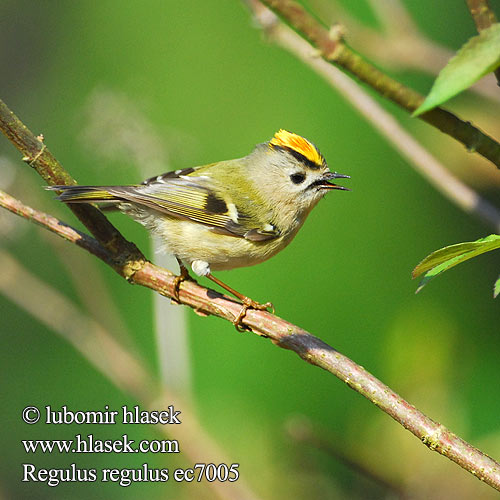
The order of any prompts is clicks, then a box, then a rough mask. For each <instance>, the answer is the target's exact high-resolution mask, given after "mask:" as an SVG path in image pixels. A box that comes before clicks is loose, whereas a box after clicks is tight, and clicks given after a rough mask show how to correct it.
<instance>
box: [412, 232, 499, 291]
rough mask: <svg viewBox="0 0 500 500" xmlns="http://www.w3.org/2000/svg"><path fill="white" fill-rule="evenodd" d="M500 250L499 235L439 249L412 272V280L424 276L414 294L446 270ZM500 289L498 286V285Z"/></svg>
mask: <svg viewBox="0 0 500 500" xmlns="http://www.w3.org/2000/svg"><path fill="white" fill-rule="evenodd" d="M497 248H500V235H498V234H490V235H489V236H486V237H485V238H481V239H479V240H477V241H470V242H466V243H457V244H456V245H450V246H448V247H444V248H441V249H439V250H436V251H435V252H433V253H431V254H430V255H428V256H427V257H426V258H425V259H424V260H423V261H422V262H420V264H418V266H417V267H415V269H414V270H413V272H412V276H413V278H416V277H417V276H420V275H421V274H424V276H423V278H422V280H421V281H420V283H419V285H418V288H417V290H416V293H418V292H419V291H420V290H421V289H422V288H423V287H424V286H425V285H426V284H427V283H428V282H429V281H430V280H432V279H434V278H435V277H436V276H438V275H439V274H441V273H443V272H444V271H447V270H448V269H450V268H452V267H454V266H456V265H457V264H460V263H461V262H465V261H466V260H469V259H472V258H473V257H476V256H477V255H480V254H482V253H485V252H489V251H491V250H495V249H497ZM499 287H500V285H499Z"/></svg>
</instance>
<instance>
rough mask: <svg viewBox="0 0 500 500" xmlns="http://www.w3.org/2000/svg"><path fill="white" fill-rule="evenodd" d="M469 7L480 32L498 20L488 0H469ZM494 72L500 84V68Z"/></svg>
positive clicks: (499, 84)
mask: <svg viewBox="0 0 500 500" xmlns="http://www.w3.org/2000/svg"><path fill="white" fill-rule="evenodd" d="M467 7H469V10H470V14H471V16H472V19H474V23H475V25H476V28H477V31H478V32H479V33H480V32H481V31H483V30H485V29H486V28H489V27H490V26H491V25H492V24H495V23H497V22H498V20H497V17H496V16H495V13H494V12H493V10H491V7H490V5H489V3H488V0H467ZM494 73H495V76H496V79H497V84H498V86H500V68H497V69H496V70H495V71H494Z"/></svg>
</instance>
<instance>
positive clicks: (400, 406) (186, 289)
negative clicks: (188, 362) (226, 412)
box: [17, 209, 500, 491]
mask: <svg viewBox="0 0 500 500" xmlns="http://www.w3.org/2000/svg"><path fill="white" fill-rule="evenodd" d="M31 210H32V209H31ZM17 213H18V215H21V216H24V215H23V214H24V213H25V211H19V212H17ZM38 220H40V221H42V222H40V223H41V224H42V225H43V221H44V220H45V217H38ZM59 227H61V228H62V227H67V226H65V225H62V224H58V225H56V226H55V227H54V226H53V225H51V226H50V227H48V228H49V229H50V230H51V231H53V232H55V233H56V234H59V233H58V228H59ZM61 232H63V231H62V230H61ZM61 236H62V237H64V238H65V239H67V240H68V241H73V238H68V237H67V234H66V231H64V234H61ZM82 248H84V247H82ZM133 282H134V283H136V284H138V285H142V286H145V287H147V288H151V289H152V290H154V291H156V292H158V293H160V294H161V295H164V296H166V297H170V298H172V297H173V296H174V287H175V276H174V275H173V274H172V273H170V272H169V271H166V270H165V269H161V268H159V267H157V266H155V265H154V264H152V263H150V262H146V263H145V264H144V265H143V266H142V267H141V268H140V269H139V270H137V271H136V273H135V274H134V276H133ZM179 302H180V303H181V304H185V305H187V306H189V307H191V308H193V309H194V310H195V311H197V312H198V313H199V314H202V315H213V316H218V317H219V318H224V319H226V320H229V321H233V320H234V318H235V317H237V316H238V314H239V312H240V309H241V304H239V303H237V302H235V301H233V300H231V299H230V298H228V297H225V296H222V295H220V294H217V293H216V292H214V291H213V290H207V289H206V288H203V287H201V286H199V285H198V284H197V283H195V282H192V281H186V282H183V283H182V285H181V288H180V291H179ZM243 324H244V325H245V326H246V327H247V328H248V329H249V330H251V331H253V332H254V333H256V334H258V335H262V336H265V337H268V338H269V339H271V341H272V342H273V343H274V344H275V345H277V346H278V347H281V348H283V349H289V350H291V351H294V352H295V353H296V354H298V355H299V356H300V357H301V358H302V359H303V360H305V361H307V362H308V363H311V364H312V365H316V366H318V367H320V368H323V369H324V370H326V371H328V372H330V373H332V374H333V375H335V376H336V377H338V378H339V379H340V380H342V381H343V382H345V383H346V384H347V385H349V387H351V388H352V389H354V390H355V391H356V392H358V393H360V394H361V395H363V396H364V397H365V398H367V399H368V400H369V401H371V402H372V403H374V404H375V405H376V406H378V407H379V408H380V409H381V410H382V411H384V412H385V413H387V414H388V415H390V416H391V417H392V418H393V419H394V420H396V421H397V422H399V423H400V424H401V425H403V427H404V428H405V429H408V430H409V431H410V432H411V433H412V434H414V435H415V436H417V437H418V438H419V439H420V440H421V441H422V442H423V443H424V444H425V445H427V446H428V447H429V448H430V449H431V450H433V451H437V452H438V453H441V454H442V455H444V456H446V457H448V458H449V459H450V460H452V461H454V462H455V463H457V464H458V465H460V466H461V467H463V468H464V469H465V470H467V471H469V472H471V473H472V474H474V475H475V476H476V477H478V478H479V479H481V480H482V481H484V482H485V483H487V484H489V485H490V486H492V487H494V488H496V489H498V490H499V491H500V464H499V463H497V462H495V461H494V460H493V459H492V458H490V457H488V456H487V455H486V454H484V453H482V452H481V451H480V450H478V449H477V448H474V447H473V446H472V445H470V444H469V443H467V442H466V441H464V440H463V439H461V438H460V437H458V436H457V435H455V434H453V433H452V432H451V431H449V430H448V429H447V428H446V427H444V426H443V425H441V424H439V423H437V422H435V421H433V420H432V419H430V418H429V417H427V416H426V415H424V414H423V413H422V412H420V411H419V410H417V409H416V408H415V407H414V406H412V405H411V404H410V403H408V402H407V401H405V400H404V399H403V398H401V396H399V395H398V394H397V393H395V392H394V391H393V390H392V389H390V388H389V387H387V386H386V385H385V384H383V383H382V382H381V381H380V380H378V379H376V378H375V377H374V376H373V375H371V374H370V373H369V372H367V371H366V370H365V369H364V368H363V367H361V366H359V365H358V364H356V363H355V362H354V361H352V360H351V359H349V358H348V357H346V356H344V355H343V354H341V353H340V352H338V351H336V350H335V349H334V348H333V347H330V346H329V345H328V344H326V343H325V342H323V341H322V340H320V339H319V338H317V337H315V336H313V335H311V334H310V333H309V332H307V331H305V330H303V329H301V328H299V327H298V326H296V325H293V324H291V323H289V322H288V321H285V320H284V319H282V318H279V317H277V316H275V315H273V314H271V313H269V312H267V311H258V310H255V309H250V310H248V312H247V314H246V316H245V317H244V318H243Z"/></svg>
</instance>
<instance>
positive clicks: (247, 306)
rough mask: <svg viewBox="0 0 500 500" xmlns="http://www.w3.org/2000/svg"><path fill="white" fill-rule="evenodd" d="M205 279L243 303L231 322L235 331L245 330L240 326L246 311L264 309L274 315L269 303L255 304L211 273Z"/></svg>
mask: <svg viewBox="0 0 500 500" xmlns="http://www.w3.org/2000/svg"><path fill="white" fill-rule="evenodd" d="M206 277H207V278H209V279H211V280H212V281H213V282H214V283H217V285H219V286H220V287H222V288H224V290H227V291H228V292H229V293H230V294H232V295H234V296H235V297H236V298H238V299H239V300H241V302H242V303H243V307H242V308H241V311H240V312H239V314H238V316H237V317H236V318H235V319H234V321H233V323H234V326H235V327H236V329H237V330H239V331H243V330H245V328H244V327H242V326H241V321H242V319H243V318H244V317H245V315H246V313H247V311H248V309H257V310H259V311H265V310H266V309H271V311H272V312H273V313H274V306H273V305H272V304H271V302H266V303H265V304H261V303H259V302H256V301H255V300H252V299H251V298H250V297H247V296H246V295H243V294H241V293H239V292H237V291H236V290H235V289H234V288H231V287H230V286H229V285H226V284H225V283H224V282H222V281H221V280H220V279H218V278H216V277H215V276H214V275H213V274H212V273H208V274H207V275H206Z"/></svg>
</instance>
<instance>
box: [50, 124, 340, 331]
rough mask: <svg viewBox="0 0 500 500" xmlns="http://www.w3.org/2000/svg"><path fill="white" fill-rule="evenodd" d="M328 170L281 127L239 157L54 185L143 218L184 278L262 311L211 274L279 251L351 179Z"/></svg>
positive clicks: (77, 198) (307, 145)
mask: <svg viewBox="0 0 500 500" xmlns="http://www.w3.org/2000/svg"><path fill="white" fill-rule="evenodd" d="M348 177H349V176H347V175H342V174H337V173H335V172H331V171H330V170H329V169H328V165H327V163H326V161H325V158H324V157H323V155H322V154H321V153H320V152H319V150H318V149H317V148H316V146H314V144H312V143H311V142H309V141H308V140H306V139H304V138H303V137H301V136H299V135H297V134H293V133H290V132H287V131H286V130H280V131H279V132H277V133H276V134H275V135H274V137H273V138H272V139H271V140H270V141H269V142H265V143H263V144H258V145H257V146H256V147H255V149H254V150H253V151H252V152H251V153H250V154H249V155H248V156H245V157H243V158H239V159H236V160H228V161H220V162H217V163H211V164H209V165H204V166H201V167H193V168H186V169H183V170H175V171H172V172H167V173H165V174H162V175H158V176H157V177H152V178H150V179H147V180H145V181H144V182H143V183H142V184H137V185H130V186H51V187H50V188H49V189H52V190H58V191H60V194H59V196H58V199H59V200H60V201H63V202H65V203H106V204H112V205H115V206H117V207H118V208H119V209H120V210H121V211H122V212H124V213H125V214H127V215H129V216H131V217H132V218H134V219H135V220H136V221H138V222H140V223H141V224H143V225H144V226H146V227H147V228H148V229H150V230H151V231H152V232H153V233H154V234H155V235H157V236H158V237H159V238H160V239H161V241H162V243H163V244H164V249H165V250H166V251H168V252H171V253H172V254H173V255H175V257H176V258H177V260H178V261H179V264H180V266H181V277H179V281H178V282H177V284H176V293H178V287H179V284H180V281H181V280H182V279H186V278H187V277H188V276H189V275H188V271H187V269H186V267H185V266H186V265H187V266H190V267H191V269H192V270H193V272H194V273H195V274H196V275H198V276H206V277H208V278H210V279H211V280H212V281H214V282H215V283H217V284H218V285H220V286H222V287H223V288H224V289H226V290H227V291H229V292H230V293H232V294H233V295H235V296H236V297H238V298H239V299H240V300H241V301H242V302H243V305H244V307H243V309H242V312H241V314H240V315H239V317H238V318H237V319H236V321H235V324H237V325H238V324H239V322H240V321H241V319H242V317H243V316H244V315H245V314H246V310H247V308H248V307H252V308H257V309H264V308H266V307H272V305H271V304H269V303H267V304H263V305H262V304H259V303H257V302H255V301H253V300H251V299H249V298H248V297H246V296H244V295H242V294H240V293H238V292H236V291H235V290H233V289H232V288H230V287H229V286H227V285H226V284H224V283H222V282H221V281H220V280H219V279H217V278H216V277H214V276H213V275H212V271H218V270H223V269H233V268H236V267H244V266H252V265H254V264H258V263H260V262H263V261H265V260H267V259H269V258H270V257H272V256H273V255H275V254H277V253H278V252H279V251H280V250H283V248H285V247H286V246H287V245H288V244H289V243H290V242H291V241H292V239H293V238H294V236H295V235H296V234H297V231H298V230H299V229H300V227H301V226H302V224H303V223H304V221H305V219H306V217H307V216H308V215H309V212H310V211H311V210H312V209H313V207H314V206H315V205H316V204H317V203H318V201H319V200H320V199H321V198H322V197H323V196H324V195H325V193H326V192H327V191H330V190H333V189H343V190H347V188H345V187H343V186H339V185H337V184H334V183H333V182H331V181H332V179H336V178H348Z"/></svg>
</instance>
